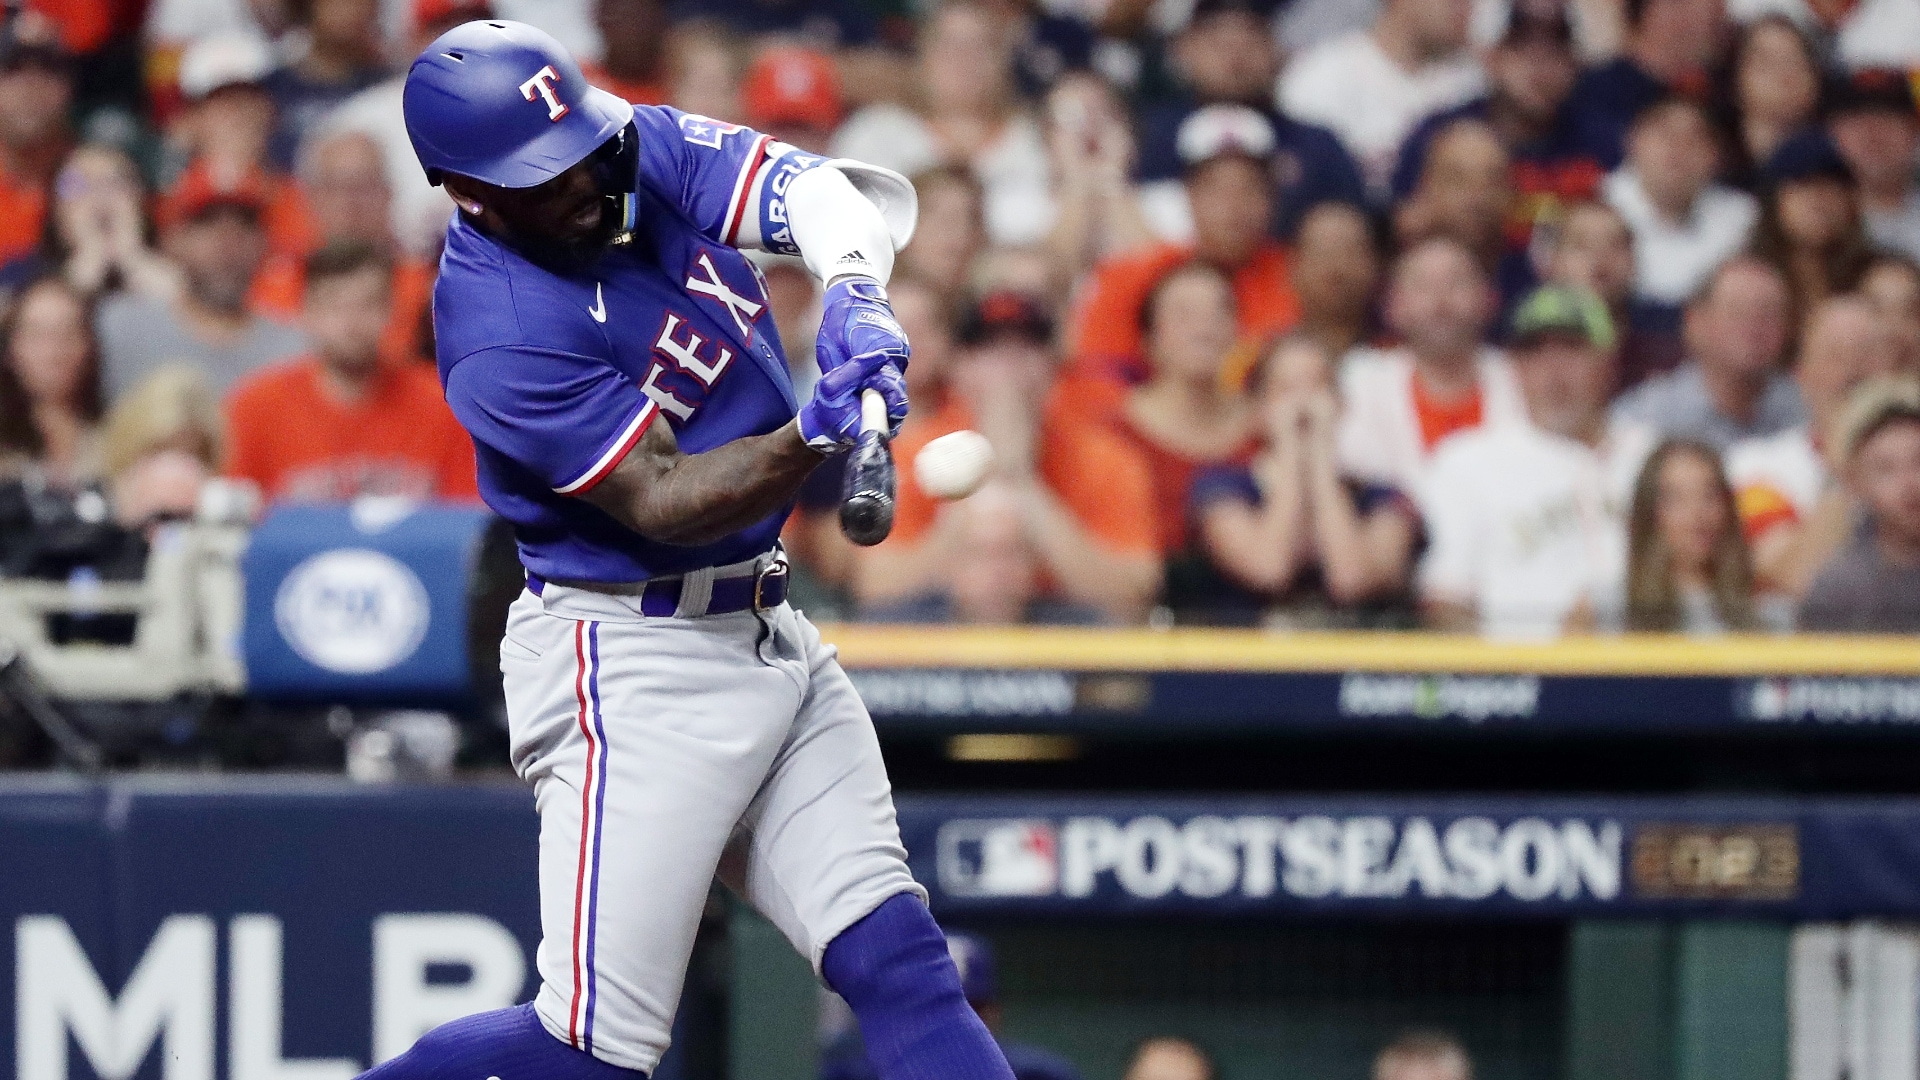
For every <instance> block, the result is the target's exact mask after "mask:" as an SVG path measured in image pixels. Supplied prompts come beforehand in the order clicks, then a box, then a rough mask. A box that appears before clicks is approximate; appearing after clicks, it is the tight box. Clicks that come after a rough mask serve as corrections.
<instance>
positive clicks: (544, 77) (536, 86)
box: [520, 64, 571, 120]
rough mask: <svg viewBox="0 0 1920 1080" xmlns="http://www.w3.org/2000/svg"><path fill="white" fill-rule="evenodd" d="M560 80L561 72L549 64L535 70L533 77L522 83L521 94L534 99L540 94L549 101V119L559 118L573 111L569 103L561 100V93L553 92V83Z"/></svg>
mask: <svg viewBox="0 0 1920 1080" xmlns="http://www.w3.org/2000/svg"><path fill="white" fill-rule="evenodd" d="M559 81H560V74H559V72H556V71H554V70H553V65H552V64H548V65H547V66H546V67H543V68H541V69H540V70H539V71H536V72H534V73H533V78H531V79H528V80H527V81H526V82H523V83H521V84H520V96H521V97H523V98H526V99H527V100H528V101H532V100H533V96H534V95H535V94H538V95H540V97H541V99H542V100H543V101H545V102H546V103H547V119H548V120H558V119H560V118H561V117H563V116H565V115H567V113H568V112H569V111H571V110H570V109H569V108H568V106H567V103H566V102H564V101H561V100H560V95H558V94H556V93H554V92H553V84H554V83H557V82H559Z"/></svg>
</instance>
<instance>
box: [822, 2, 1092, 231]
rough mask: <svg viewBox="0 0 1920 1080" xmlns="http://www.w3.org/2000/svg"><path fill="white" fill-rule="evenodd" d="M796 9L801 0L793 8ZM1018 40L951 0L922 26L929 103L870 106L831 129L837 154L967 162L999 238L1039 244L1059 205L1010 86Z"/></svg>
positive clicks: (1033, 125)
mask: <svg viewBox="0 0 1920 1080" xmlns="http://www.w3.org/2000/svg"><path fill="white" fill-rule="evenodd" d="M796 6H798V5H796ZM1013 44H1014V43H1013V41H1012V39H1011V38H1010V37H1009V36H1008V35H1007V33H1006V28H1005V25H1004V24H1003V23H1002V21H1001V19H1000V16H999V13H998V11H997V9H996V8H994V7H992V6H990V5H989V4H987V3H986V2H984V0H945V2H943V3H942V4H940V6H938V7H937V8H935V9H934V11H933V14H932V15H931V16H930V17H929V18H928V19H927V21H926V23H925V25H924V26H923V27H922V28H921V30H920V38H919V42H918V47H917V49H916V65H917V67H916V74H917V78H918V81H919V86H920V89H921V91H922V94H921V95H920V96H921V97H922V98H923V100H924V108H922V109H921V110H919V111H916V110H914V109H909V108H907V107H905V106H903V105H897V104H893V103H889V102H882V103H876V104H872V105H868V106H866V107H864V108H862V109H860V110H859V111H858V112H855V113H854V114H853V115H852V116H850V117H848V118H847V122H846V123H845V124H843V125H841V127H840V130H839V132H838V133H837V134H835V135H834V138H833V143H832V153H833V156H835V157H845V158H853V159H855V160H857V161H865V162H869V163H871V164H874V165H881V166H884V167H886V168H890V169H893V170H895V171H896V172H900V173H903V174H905V175H908V176H911V175H913V174H915V173H918V172H920V171H922V170H924V169H928V168H931V167H933V166H934V165H937V164H941V163H952V164H961V165H965V166H966V167H967V168H969V169H971V170H972V171H973V174H974V176H976V177H978V178H979V180H980V186H981V189H982V190H983V191H984V192H985V195H986V201H985V210H986V225H987V235H988V237H989V238H990V239H991V240H992V241H993V242H994V243H995V244H1005V245H1015V246H1018V245H1023V244H1033V243H1037V242H1039V241H1041V240H1043V239H1045V238H1046V236H1047V234H1048V232H1049V231H1051V230H1052V228H1053V225H1054V221H1055V219H1056V216H1057V211H1056V208H1055V206H1054V202H1053V194H1052V188H1051V185H1052V177H1051V170H1050V168H1049V164H1048V156H1047V146H1046V139H1045V136H1044V134H1043V132H1042V130H1041V127H1040V124H1039V123H1038V121H1036V120H1035V118H1034V117H1033V116H1032V115H1031V114H1030V113H1029V112H1028V111H1027V110H1026V109H1025V108H1024V107H1023V106H1022V105H1021V102H1020V99H1019V96H1018V94H1017V92H1016V89H1015V86H1014V77H1013Z"/></svg>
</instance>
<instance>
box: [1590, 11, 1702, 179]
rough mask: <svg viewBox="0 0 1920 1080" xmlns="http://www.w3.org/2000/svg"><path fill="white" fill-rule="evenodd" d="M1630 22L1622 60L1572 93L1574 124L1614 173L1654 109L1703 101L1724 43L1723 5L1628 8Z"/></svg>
mask: <svg viewBox="0 0 1920 1080" xmlns="http://www.w3.org/2000/svg"><path fill="white" fill-rule="evenodd" d="M1626 14H1627V47H1626V50H1625V52H1624V53H1623V54H1622V55H1620V56H1619V57H1616V58H1615V59H1614V60H1613V61H1612V62H1610V63H1607V64H1603V65H1601V66H1599V67H1597V68H1593V69H1591V70H1589V71H1588V72H1586V73H1585V74H1584V75H1582V76H1581V77H1580V81H1579V82H1577V83H1575V84H1574V87H1573V98H1572V109H1573V113H1574V117H1575V123H1577V124H1579V125H1580V126H1581V130H1582V131H1583V132H1584V133H1585V135H1586V137H1587V138H1589V139H1592V140H1593V146H1594V149H1595V151H1596V152H1598V153H1599V154H1600V164H1601V165H1603V166H1605V167H1607V168H1609V169H1611V168H1614V167H1615V166H1617V165H1619V164H1620V162H1621V161H1622V159H1624V158H1625V157H1626V153H1627V140H1628V132H1629V130H1630V129H1631V128H1632V127H1633V126H1634V123H1635V122H1636V120H1637V119H1638V118H1639V116H1640V114H1641V113H1643V112H1645V111H1646V110H1647V109H1648V108H1649V107H1650V106H1652V105H1653V104H1654V103H1655V102H1657V101H1659V100H1660V99H1662V98H1665V97H1669V96H1674V95H1678V96H1681V97H1686V98H1689V99H1691V100H1694V101H1705V100H1706V97H1707V92H1708V89H1709V86H1710V85H1711V84H1710V81H1709V79H1708V72H1709V71H1710V70H1711V69H1712V68H1713V66H1714V64H1715V62H1716V61H1717V60H1718V58H1719V56H1720V49H1721V46H1722V44H1723V42H1724V40H1725V33H1724V30H1725V26H1726V18H1727V13H1726V4H1725V0H1626Z"/></svg>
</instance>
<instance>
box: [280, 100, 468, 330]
mask: <svg viewBox="0 0 1920 1080" xmlns="http://www.w3.org/2000/svg"><path fill="white" fill-rule="evenodd" d="M299 175H300V181H301V186H302V187H303V188H304V189H305V190H306V193H307V201H308V204H309V206H310V207H311V208H312V214H313V225H314V232H315V233H316V234H317V239H316V243H317V244H318V245H320V246H325V245H327V244H340V243H351V244H363V245H366V246H368V247H371V248H373V249H374V250H376V251H378V252H379V253H380V255H381V257H382V258H385V259H387V260H389V262H390V263H391V264H392V265H391V268H390V269H391V271H392V272H391V273H390V274H389V275H388V283H389V285H390V286H391V288H392V290H393V293H392V297H391V303H390V304H389V311H388V316H387V320H386V323H385V326H386V329H385V331H384V332H383V333H382V334H381V338H380V347H381V352H382V354H383V355H385V356H387V357H389V358H392V359H402V358H408V359H410V358H413V357H415V356H418V355H419V354H420V352H421V348H420V346H421V342H420V336H421V329H422V327H423V326H424V325H425V324H426V319H427V307H428V305H430V304H431V303H432V302H433V280H434V276H435V274H436V268H435V267H434V265H433V264H432V263H430V262H427V261H426V260H424V259H420V258H417V257H413V256H409V255H407V254H405V252H404V251H403V250H402V248H401V247H400V244H399V242H398V241H397V240H395V239H394V236H393V232H392V220H393V217H392V214H391V213H390V212H389V211H390V209H391V206H392V202H393V193H392V189H391V188H390V187H389V186H388V184H387V174H386V162H385V160H384V158H383V157H382V155H381V152H380V146H379V144H378V143H376V142H374V141H373V139H372V138H371V137H369V136H367V135H366V134H365V133H363V132H358V131H338V132H332V133H328V134H322V135H320V136H318V137H316V138H315V139H314V140H313V141H312V142H310V143H308V144H307V147H306V150H305V151H304V152H303V153H302V154H301V155H300V174H299ZM306 266H307V261H306V257H305V256H301V257H300V258H293V257H289V256H286V255H275V256H273V257H271V258H269V259H268V260H267V261H266V263H265V264H264V265H263V266H262V267H261V269H260V273H259V274H258V275H257V276H256V277H255V278H254V281H253V289H252V291H251V292H250V293H249V303H250V304H251V305H252V307H253V309H254V310H255V311H258V312H260V313H261V314H264V315H267V316H269V317H271V318H274V319H278V320H280V321H282V322H288V323H291V322H294V321H296V320H297V319H298V318H299V317H300V309H301V306H302V304H303V303H304V302H305V299H306V297H307V295H308V289H307V282H306Z"/></svg>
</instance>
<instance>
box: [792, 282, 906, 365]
mask: <svg viewBox="0 0 1920 1080" xmlns="http://www.w3.org/2000/svg"><path fill="white" fill-rule="evenodd" d="M814 352H815V355H816V356H817V357H818V359H819V361H820V372H821V374H826V373H828V372H831V371H832V370H833V369H835V368H837V367H840V366H841V365H842V364H845V363H846V362H847V360H848V359H849V358H850V357H855V356H859V355H861V354H862V353H882V354H885V355H886V356H887V357H888V358H889V359H891V360H892V361H893V366H894V368H895V370H897V371H905V370H907V358H908V357H909V356H910V355H912V349H911V348H910V347H909V346H908V344H907V335H906V332H905V331H904V330H901V329H900V324H899V323H897V322H895V321H894V318H893V306H892V305H891V304H889V303H887V290H886V287H885V286H884V285H881V284H880V283H879V282H877V281H875V280H873V279H872V278H868V277H843V278H841V279H840V280H838V281H836V282H834V283H833V284H832V285H830V286H828V287H827V295H826V300H825V302H824V306H823V309H822V311H821V317H820V336H819V338H818V339H817V340H816V341H815V343H814Z"/></svg>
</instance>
